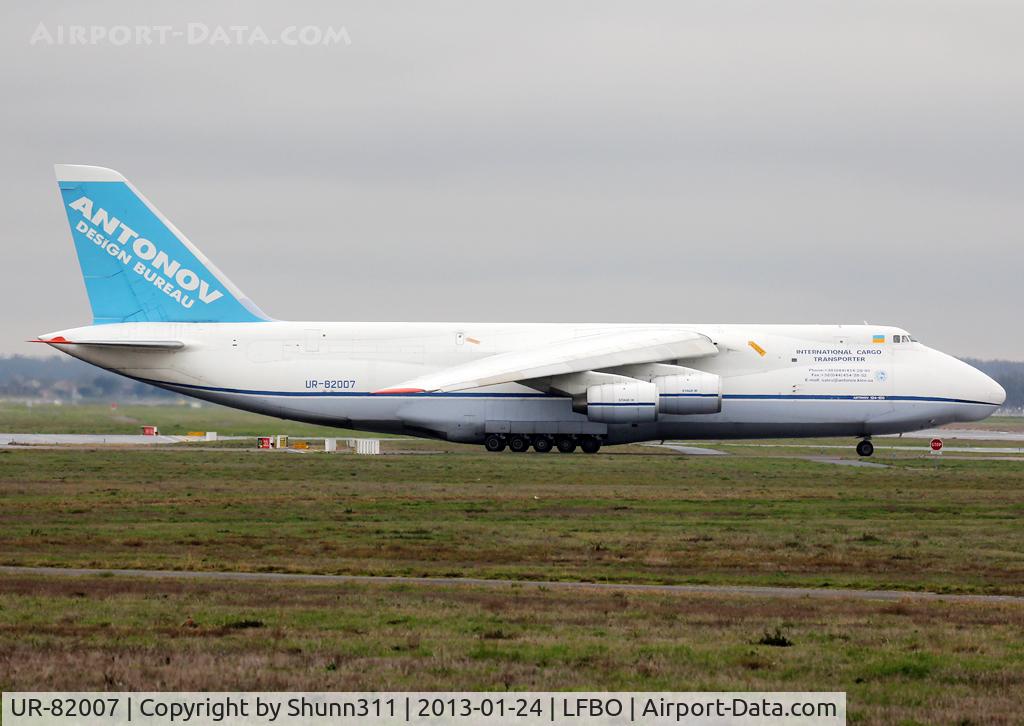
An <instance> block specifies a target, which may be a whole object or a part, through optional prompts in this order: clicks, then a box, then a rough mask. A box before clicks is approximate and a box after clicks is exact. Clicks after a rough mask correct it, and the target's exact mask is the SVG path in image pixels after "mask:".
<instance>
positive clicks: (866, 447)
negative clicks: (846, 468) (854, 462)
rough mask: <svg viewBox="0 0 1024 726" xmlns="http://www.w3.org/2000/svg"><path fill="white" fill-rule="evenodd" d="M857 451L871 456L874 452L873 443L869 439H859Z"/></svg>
mask: <svg viewBox="0 0 1024 726" xmlns="http://www.w3.org/2000/svg"><path fill="white" fill-rule="evenodd" d="M857 453H858V454H859V455H860V456H871V455H872V454H873V453H875V445H874V444H872V443H871V439H861V440H860V441H858V442H857Z"/></svg>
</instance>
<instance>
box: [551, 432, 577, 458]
mask: <svg viewBox="0 0 1024 726" xmlns="http://www.w3.org/2000/svg"><path fill="white" fill-rule="evenodd" d="M555 446H557V447H558V450H559V451H560V452H561V453H563V454H571V453H572V452H574V451H576V442H575V441H573V440H572V438H571V437H569V436H559V437H558V438H557V439H555Z"/></svg>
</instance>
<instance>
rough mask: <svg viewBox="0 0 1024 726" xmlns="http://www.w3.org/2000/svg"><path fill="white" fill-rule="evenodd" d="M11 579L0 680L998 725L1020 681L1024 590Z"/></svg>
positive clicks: (20, 685)
mask: <svg viewBox="0 0 1024 726" xmlns="http://www.w3.org/2000/svg"><path fill="white" fill-rule="evenodd" d="M0 582H2V583H3V589H2V591H0V607H2V609H0V686H2V687H3V688H5V689H24V690H28V689H47V688H67V687H69V686H74V687H80V688H88V689H99V690H102V689H118V690H153V689H189V690H203V689H214V690H235V689H241V690H249V689H252V690H264V689H266V690H274V689H309V690H376V689H391V690H430V689H440V690H451V689H467V690H475V689H488V690H504V689H506V688H509V689H535V690H547V689H561V688H573V689H587V690H589V689H597V690H599V689H628V690H634V689H635V690H734V689H740V690H844V691H847V692H848V703H849V705H850V719H849V720H850V722H851V723H878V724H893V723H977V724H982V723H985V724H990V723H1013V722H1015V719H1019V714H1020V712H1019V708H1020V688H1021V686H1022V685H1024V646H1022V643H1021V633H1022V632H1024V608H1022V607H1020V606H1016V607H1013V606H1003V605H963V604H956V605H952V604H946V603H934V602H933V603H909V602H898V603H877V602H857V601H837V602H830V601H829V602H823V601H809V600H780V599H759V598H751V597H731V598H730V597H698V596H678V595H673V596H663V595H651V594H632V593H631V594H623V593H608V592H599V591H584V592H565V591H554V590H543V589H538V588H533V587H523V588H511V589H505V590H493V589H484V588H476V587H451V586H448V587H444V586H437V587H429V588H428V587H419V586H416V587H414V586H402V585H391V586H387V585H345V586H325V585H312V584H308V585H296V584H294V583H290V584H287V585H281V584H266V583H238V582H235V583H197V582H180V581H160V580H158V581H145V582H141V581H138V580H126V579H120V578H83V579H70V580H67V579H60V580H57V579H53V578H36V577H12V576H5V577H4V578H3V580H0ZM776 629H778V631H779V635H780V636H781V637H782V638H783V639H784V640H781V641H779V640H773V639H769V642H776V643H778V642H782V643H785V642H787V641H788V642H789V643H790V645H788V646H785V647H781V646H779V645H774V646H773V645H767V644H764V643H762V642H760V641H762V640H763V639H764V636H765V632H766V631H770V634H771V635H775V633H776Z"/></svg>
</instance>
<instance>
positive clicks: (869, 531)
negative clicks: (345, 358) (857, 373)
mask: <svg viewBox="0 0 1024 726" xmlns="http://www.w3.org/2000/svg"><path fill="white" fill-rule="evenodd" d="M890 463H891V467H890V468H888V469H879V470H876V469H867V470H866V469H856V468H850V467H836V466H832V465H828V464H818V463H813V462H808V461H802V460H799V459H785V458H775V457H756V456H730V457H701V458H692V459H687V458H684V457H678V456H672V455H664V454H661V453H655V454H650V455H648V454H642V453H637V454H629V453H622V454H607V455H606V454H599V455H597V456H586V455H583V454H577V455H574V456H569V457H567V456H558V455H555V454H550V455H537V454H533V455H524V456H520V457H516V456H514V455H511V454H505V455H492V454H487V453H484V452H482V451H479V450H478V449H476V448H475V447H474V448H467V449H463V450H462V451H460V453H437V454H419V455H407V456H402V455H396V456H381V457H358V456H354V455H346V454H339V455H328V454H323V453H309V454H301V455H298V454H290V453H288V452H284V451H281V452H259V451H255V450H245V451H237V450H226V451H206V450H201V451H193V450H189V449H154V448H147V449H143V450H139V449H127V450H116V449H115V450H110V449H105V450H97V451H75V450H53V449H50V450H39V451H36V450H29V449H21V450H0V496H2V498H3V502H4V506H3V510H2V512H0V563H2V564H24V565H67V564H71V565H83V566H96V567H148V568H199V569H208V570H222V569H228V570H235V569H237V570H279V571H289V572H326V573H347V574H385V575H394V574H412V575H446V576H469V575H475V576H485V577H497V578H508V579H524V578H534V579H571V580H594V581H616V582H659V583H685V582H691V583H694V582H699V583H746V584H778V585H807V586H832V587H864V588H889V587H893V588H916V589H921V588H924V589H932V590H938V591H945V592H979V593H1014V594H1024V528H1022V527H1021V526H1020V524H1021V515H1022V513H1024V466H1021V465H1020V463H1019V462H1012V461H1007V462H1003V461H961V460H948V461H942V462H932V461H924V462H922V461H919V460H895V459H894V460H892V461H891V462H890Z"/></svg>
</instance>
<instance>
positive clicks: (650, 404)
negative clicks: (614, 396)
mask: <svg viewBox="0 0 1024 726" xmlns="http://www.w3.org/2000/svg"><path fill="white" fill-rule="evenodd" d="M562 398H564V396H562ZM587 405H588V406H654V405H655V404H654V403H653V402H652V403H639V402H637V403H588V404H587Z"/></svg>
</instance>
